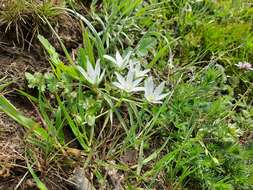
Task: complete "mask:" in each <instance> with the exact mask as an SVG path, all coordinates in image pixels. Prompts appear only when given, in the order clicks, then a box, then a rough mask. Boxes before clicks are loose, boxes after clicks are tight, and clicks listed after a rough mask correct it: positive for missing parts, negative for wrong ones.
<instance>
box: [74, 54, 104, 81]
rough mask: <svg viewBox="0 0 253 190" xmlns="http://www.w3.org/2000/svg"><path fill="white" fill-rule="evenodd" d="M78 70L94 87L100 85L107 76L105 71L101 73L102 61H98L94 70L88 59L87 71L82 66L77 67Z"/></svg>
mask: <svg viewBox="0 0 253 190" xmlns="http://www.w3.org/2000/svg"><path fill="white" fill-rule="evenodd" d="M77 69H78V70H79V72H80V73H81V74H82V75H83V76H84V78H85V79H86V80H87V81H88V82H89V83H90V84H92V85H99V83H100V82H101V81H102V79H103V77H104V74H105V70H104V71H103V72H102V73H101V67H100V60H97V62H96V66H95V68H93V66H92V64H91V63H90V61H89V60H88V59H87V68H86V71H85V70H84V69H83V68H82V67H80V66H77Z"/></svg>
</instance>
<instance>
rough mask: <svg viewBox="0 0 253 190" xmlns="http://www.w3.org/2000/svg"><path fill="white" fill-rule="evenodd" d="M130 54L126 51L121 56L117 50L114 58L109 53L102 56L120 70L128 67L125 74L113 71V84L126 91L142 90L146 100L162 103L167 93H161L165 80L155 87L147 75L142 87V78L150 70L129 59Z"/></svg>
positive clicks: (150, 77)
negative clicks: (114, 76) (114, 79)
mask: <svg viewBox="0 0 253 190" xmlns="http://www.w3.org/2000/svg"><path fill="white" fill-rule="evenodd" d="M130 55H131V53H128V54H127V55H126V57H122V56H121V55H120V53H119V52H118V51H117V52H116V55H115V58H113V57H111V56H109V55H105V56H104V57H105V58H106V59H107V60H109V61H111V62H112V63H114V65H115V67H117V68H118V69H120V71H123V70H124V69H128V72H127V74H126V76H123V75H121V74H120V73H118V72H116V73H115V75H116V78H117V81H115V82H113V85H114V86H115V87H117V88H119V89H121V90H123V91H126V92H128V93H134V92H138V91H144V97H145V98H146V100H147V101H148V102H150V103H154V104H156V103H162V101H161V100H163V99H164V98H165V97H166V96H168V94H169V93H165V94H163V93H162V92H163V89H164V86H165V82H162V83H161V84H160V85H158V86H157V87H155V85H154V81H153V78H152V76H149V77H148V78H147V79H146V80H145V82H144V87H142V86H140V85H141V82H142V81H143V80H144V78H145V77H147V76H148V73H149V71H150V70H149V69H144V70H142V68H141V64H140V63H139V62H138V61H133V60H131V59H130Z"/></svg>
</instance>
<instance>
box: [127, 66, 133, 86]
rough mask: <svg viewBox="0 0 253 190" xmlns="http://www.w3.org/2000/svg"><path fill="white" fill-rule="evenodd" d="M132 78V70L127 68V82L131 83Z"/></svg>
mask: <svg viewBox="0 0 253 190" xmlns="http://www.w3.org/2000/svg"><path fill="white" fill-rule="evenodd" d="M133 80H134V72H133V71H132V70H129V71H128V73H127V80H126V82H127V84H129V85H130V84H132V83H133Z"/></svg>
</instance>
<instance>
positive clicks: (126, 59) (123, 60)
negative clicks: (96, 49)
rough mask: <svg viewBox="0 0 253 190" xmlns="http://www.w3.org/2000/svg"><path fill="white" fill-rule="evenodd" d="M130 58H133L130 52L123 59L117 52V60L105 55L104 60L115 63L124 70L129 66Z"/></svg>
mask: <svg viewBox="0 0 253 190" xmlns="http://www.w3.org/2000/svg"><path fill="white" fill-rule="evenodd" d="M130 56H131V52H128V54H127V55H126V56H125V57H124V58H123V57H122V56H121V55H120V53H119V51H116V55H115V58H113V57H111V56H109V55H104V58H106V59H107V60H109V61H111V62H113V63H114V64H115V66H116V67H117V68H118V69H120V70H123V69H125V68H126V67H127V66H128V64H129V59H130Z"/></svg>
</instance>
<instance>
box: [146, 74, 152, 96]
mask: <svg viewBox="0 0 253 190" xmlns="http://www.w3.org/2000/svg"><path fill="white" fill-rule="evenodd" d="M144 88H145V97H148V96H152V95H153V90H154V82H153V79H152V77H149V78H148V79H147V80H145V83H144Z"/></svg>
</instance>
